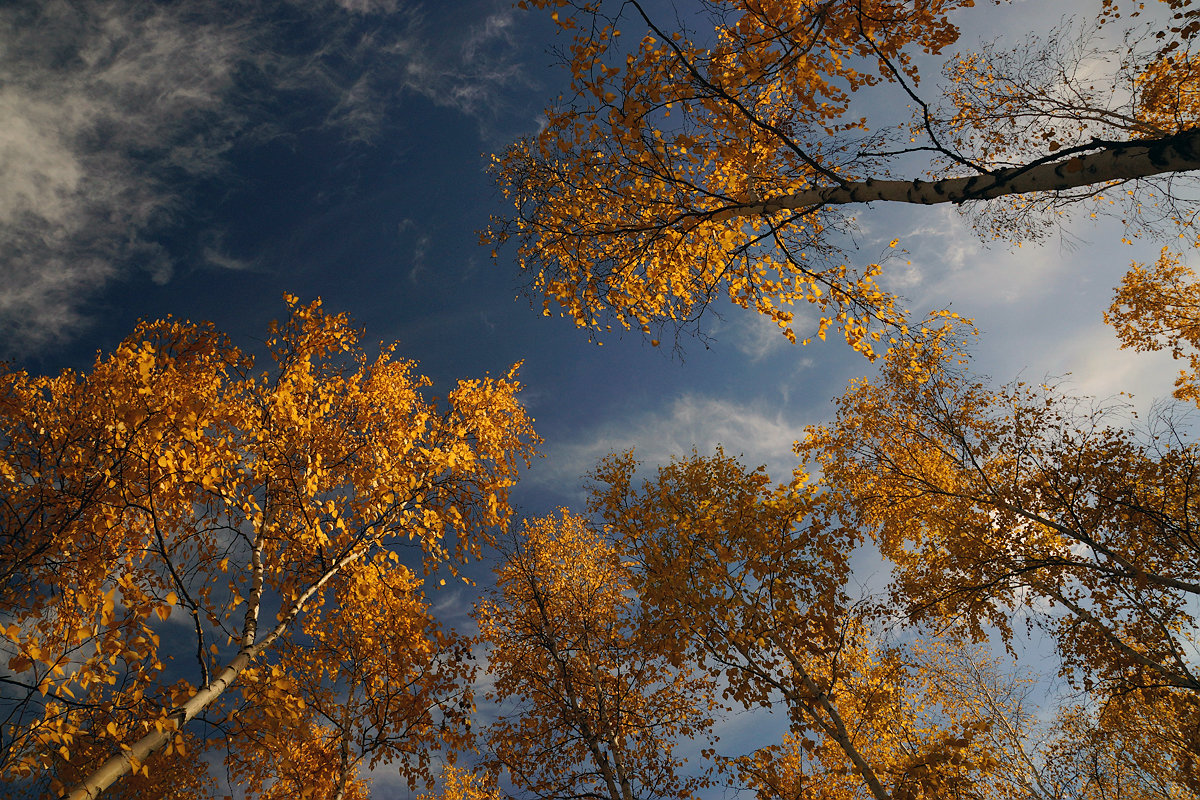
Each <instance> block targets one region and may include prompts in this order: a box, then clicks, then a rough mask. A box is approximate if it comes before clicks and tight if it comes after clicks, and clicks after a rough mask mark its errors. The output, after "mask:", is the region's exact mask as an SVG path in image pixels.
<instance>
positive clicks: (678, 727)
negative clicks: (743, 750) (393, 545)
mask: <svg viewBox="0 0 1200 800" xmlns="http://www.w3.org/2000/svg"><path fill="white" fill-rule="evenodd" d="M476 619H477V620H478V622H479V629H480V637H481V639H482V641H483V642H484V643H486V644H487V646H488V647H489V651H488V652H489V661H488V671H489V673H490V674H491V675H493V676H494V679H495V682H494V684H493V689H492V692H491V693H490V695H489V698H490V699H492V700H496V701H498V702H499V703H500V707H501V709H502V714H501V716H500V717H499V718H498V719H497V720H496V721H495V722H494V723H493V724H492V725H490V726H489V727H488V729H487V731H486V732H485V738H486V740H487V743H488V751H489V754H490V756H489V757H490V767H491V769H492V770H493V773H494V774H499V773H500V771H501V770H503V772H504V773H505V774H507V776H508V778H509V780H510V781H511V782H512V783H513V785H515V786H517V787H518V788H520V789H521V790H523V791H525V792H529V793H531V794H532V795H533V796H537V797H542V798H564V799H565V798H571V797H580V796H594V797H603V798H606V800H633V798H637V797H645V796H647V793H651V794H652V795H653V796H656V797H679V798H686V797H691V796H693V795H694V793H695V791H696V790H697V789H698V788H700V787H702V786H704V785H706V783H707V782H706V779H705V777H704V775H705V773H706V770H703V769H701V771H700V772H699V774H698V775H695V774H694V775H692V776H688V775H686V774H685V773H682V772H681V771H680V770H681V767H682V766H683V762H682V760H681V759H680V758H678V757H677V756H675V755H674V754H673V750H674V747H675V745H676V743H677V742H680V741H689V740H695V739H696V738H697V737H702V736H704V735H706V732H707V731H708V728H709V727H710V726H711V724H712V719H711V709H712V706H713V701H712V694H713V689H712V686H711V684H710V682H709V681H708V680H707V679H706V678H705V677H704V676H700V675H695V674H693V673H692V671H691V670H690V669H688V668H687V667H686V666H685V665H683V664H682V663H681V662H679V661H678V660H676V659H673V658H672V651H671V649H670V648H669V647H664V646H663V641H664V638H669V636H670V635H671V632H670V631H666V630H662V629H661V628H662V626H660V625H659V624H657V623H656V622H653V621H651V620H650V619H648V618H646V617H644V616H643V614H642V609H641V607H640V604H639V603H638V602H637V600H636V598H635V596H634V594H633V585H632V573H631V571H630V564H629V563H628V561H627V556H626V555H625V554H623V553H622V551H621V550H620V549H619V548H617V547H615V546H613V545H612V544H611V543H609V542H608V541H606V540H605V538H604V537H603V536H602V535H601V533H600V532H599V531H597V530H596V529H594V528H593V527H592V526H591V525H590V524H589V523H588V522H587V521H586V520H584V519H583V518H581V517H578V516H574V515H571V514H569V513H567V512H566V511H565V510H563V511H562V512H561V513H560V515H559V516H557V517H545V518H540V519H535V520H529V521H526V523H525V525H524V528H523V530H522V532H521V536H520V538H519V539H518V540H517V545H516V549H514V550H512V551H511V552H509V553H508V556H507V559H506V560H505V562H504V563H503V564H501V566H500V567H499V568H498V569H497V586H496V589H495V591H494V592H492V594H491V595H490V596H489V597H488V598H486V599H485V600H483V601H481V602H480V604H479V605H478V607H477V609H476ZM513 706H515V708H513ZM510 708H511V710H510Z"/></svg>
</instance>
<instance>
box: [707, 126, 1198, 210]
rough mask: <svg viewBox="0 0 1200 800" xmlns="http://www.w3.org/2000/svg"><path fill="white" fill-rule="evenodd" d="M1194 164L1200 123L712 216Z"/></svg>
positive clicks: (915, 197) (993, 193)
mask: <svg viewBox="0 0 1200 800" xmlns="http://www.w3.org/2000/svg"><path fill="white" fill-rule="evenodd" d="M1192 170H1200V128H1189V129H1188V130H1185V131H1181V132H1180V133H1176V134H1173V135H1171V136H1163V137H1160V138H1155V139H1134V140H1132V141H1128V142H1113V143H1107V144H1102V145H1098V150H1097V151H1096V152H1091V153H1083V154H1081V155H1073V156H1067V157H1064V158H1061V159H1058V160H1054V161H1049V162H1046V163H1035V165H1033V166H1024V167H1012V168H1010V169H1000V170H996V171H994V172H988V173H984V174H981V175H972V176H969V177H965V178H945V179H943V180H939V181H922V180H910V181H906V180H875V179H873V178H867V179H866V180H862V181H848V182H847V183H845V184H842V185H839V186H826V187H822V188H819V189H809V190H807V191H803V192H796V193H795V194H786V195H782V196H780V197H770V198H767V199H766V200H763V201H761V202H753V203H741V204H738V205H734V206H730V207H727V208H724V209H721V210H719V211H717V212H715V213H713V214H712V218H713V219H714V220H717V221H723V220H729V219H734V218H738V217H756V216H761V215H763V214H771V213H774V212H777V211H795V210H799V209H804V208H813V207H818V206H824V205H846V204H849V203H872V202H876V201H884V202H897V203H919V204H925V205H929V204H933V203H964V202H967V201H970V200H991V199H993V198H996V197H1002V196H1004V195H1011V194H1026V193H1031V192H1057V191H1066V190H1068V189H1077V188H1079V187H1081V186H1093V185H1097V184H1103V183H1107V182H1109V181H1122V180H1135V179H1138V178H1149V177H1152V176H1154V175H1164V174H1167V173H1175V172H1188V171H1192Z"/></svg>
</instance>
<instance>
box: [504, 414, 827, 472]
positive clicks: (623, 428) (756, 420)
mask: <svg viewBox="0 0 1200 800" xmlns="http://www.w3.org/2000/svg"><path fill="white" fill-rule="evenodd" d="M803 432H804V425H803V423H802V422H800V421H799V420H792V419H788V418H786V417H785V416H784V415H782V414H780V413H778V412H772V411H767V410H764V409H763V408H759V407H757V406H744V405H741V404H739V403H736V402H733V401H730V400H724V399H719V398H713V397H705V396H702V395H695V394H684V395H681V396H680V397H679V398H677V399H676V400H675V401H674V402H672V403H671V404H670V405H669V406H668V407H667V408H665V409H663V410H661V411H653V412H647V413H645V414H642V415H641V416H639V417H633V418H622V419H620V420H619V421H612V422H605V423H601V424H599V425H597V426H595V427H593V428H591V429H586V430H582V431H580V433H579V435H578V436H577V437H576V438H575V439H574V440H565V441H562V440H560V441H559V442H557V443H553V444H551V445H550V446H549V447H548V448H547V451H548V452H547V456H548V458H547V459H546V461H547V463H548V464H552V465H553V468H552V469H549V468H548V469H545V470H541V471H539V469H538V466H539V465H535V466H534V468H533V469H532V470H531V471H530V474H529V476H528V477H527V478H524V479H523V480H527V481H530V482H533V483H540V484H542V485H544V486H548V487H551V488H553V489H554V490H556V491H560V492H563V493H564V494H574V493H576V492H577V490H578V485H579V482H580V481H579V479H580V477H581V476H583V475H585V474H586V473H588V472H589V471H591V469H592V468H593V467H595V466H596V463H597V462H598V461H599V460H600V459H601V458H603V457H604V456H606V455H608V454H609V453H612V452H615V451H621V450H628V449H629V448H634V453H635V455H636V456H637V458H638V459H639V460H640V461H642V462H643V463H644V464H645V465H646V466H648V467H652V468H653V467H656V466H659V465H665V464H667V463H669V462H670V460H671V458H672V457H683V456H686V455H687V454H689V453H690V452H691V451H692V448H693V447H695V448H696V450H697V451H698V452H699V453H700V454H702V455H705V454H711V453H712V452H713V451H714V450H715V449H716V447H717V445H721V446H722V447H723V448H724V449H725V452H726V453H728V454H730V455H734V456H738V457H739V458H740V460H741V461H742V463H743V464H745V465H746V466H748V467H750V468H754V467H757V466H759V465H765V466H766V467H767V472H768V474H770V476H771V478H772V479H774V480H775V481H777V482H782V481H786V480H788V479H790V478H791V474H792V469H793V468H794V467H795V466H796V457H795V455H794V454H793V453H792V443H793V442H795V441H796V440H797V439H800V438H801V437H802V436H803Z"/></svg>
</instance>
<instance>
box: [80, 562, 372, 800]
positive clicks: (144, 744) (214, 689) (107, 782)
mask: <svg viewBox="0 0 1200 800" xmlns="http://www.w3.org/2000/svg"><path fill="white" fill-rule="evenodd" d="M366 552H367V550H366V549H365V548H360V549H358V550H355V551H351V552H350V553H349V554H347V555H346V556H344V557H343V558H341V559H339V560H338V561H336V562H335V563H334V564H333V565H332V566H331V567H330V568H329V569H328V570H326V571H325V573H324V574H323V575H322V576H321V577H320V578H319V579H318V580H317V581H315V582H314V583H313V584H312V585H311V586H309V587H308V589H306V590H305V591H304V592H303V593H302V594H301V595H300V596H299V597H298V598H296V600H295V601H294V602H293V603H292V605H291V607H290V608H289V609H288V612H287V614H285V615H284V616H283V617H282V618H281V619H280V620H279V623H278V624H277V625H276V626H275V627H274V628H272V629H271V631H270V633H268V634H267V635H266V636H265V637H264V638H263V640H262V641H261V642H257V643H256V642H254V641H253V637H254V635H255V631H256V629H257V625H258V621H257V616H258V609H257V607H255V606H256V605H257V601H256V600H255V599H253V597H252V599H251V607H250V608H247V609H246V621H245V623H244V627H243V639H242V644H241V649H240V650H239V651H238V654H237V656H235V657H234V659H233V660H232V661H231V662H229V664H228V665H227V666H226V667H225V669H223V670H221V672H220V674H218V675H217V677H216V678H215V679H214V680H213V681H212V682H210V683H209V684H208V685H206V686H204V687H203V688H201V689H200V691H198V692H196V694H195V695H193V696H192V698H191V699H190V700H188V701H187V702H186V703H184V704H183V705H181V706H179V707H177V708H174V709H172V710H171V713H170V714H168V715H167V717H166V719H165V720H163V721H162V722H161V723H159V724H158V725H156V727H155V729H154V730H152V731H151V732H150V733H147V734H146V735H145V736H143V737H142V738H141V739H138V740H137V741H136V742H134V743H133V744H132V745H124V744H123V745H121V749H122V752H121V753H119V754H117V755H115V756H113V757H112V758H110V759H108V760H107V761H105V762H104V763H103V764H101V765H100V767H99V768H98V769H96V771H95V772H93V773H92V774H91V775H89V776H88V777H87V778H85V779H84V780H83V781H81V782H80V783H79V784H78V785H77V786H76V787H75V788H73V789H72V790H71V791H70V793H69V794H67V795H66V797H67V798H69V800H92V798H95V797H99V796H100V793H101V792H103V791H104V790H105V789H107V788H108V787H109V786H112V785H113V783H115V782H116V781H117V779H119V778H120V777H121V776H123V775H125V774H126V773H129V772H132V771H133V766H134V764H135V763H136V764H139V765H140V764H142V763H144V762H145V761H146V759H148V758H149V757H150V756H152V755H154V753H156V752H158V751H159V750H161V749H162V748H163V747H164V746H165V745H166V744H167V743H168V742H169V741H171V738H172V737H173V736H175V734H176V732H177V731H178V730H180V729H181V728H182V727H183V726H184V725H185V724H187V723H188V722H189V721H191V720H192V719H194V718H195V717H196V715H197V714H199V713H200V712H201V711H203V710H204V709H205V708H207V707H208V706H210V705H211V704H212V703H213V702H215V701H216V700H217V698H219V697H220V696H221V695H222V694H224V693H225V690H226V689H228V688H229V687H230V686H231V685H233V682H234V681H235V680H237V678H238V676H239V675H241V674H242V672H244V671H245V670H246V668H247V667H249V666H250V664H251V663H253V661H254V660H255V659H256V658H258V657H259V656H260V655H262V654H263V652H264V651H265V650H266V649H267V648H269V647H270V646H271V645H273V644H275V642H276V641H278V639H279V637H281V636H283V634H284V633H285V632H286V631H287V629H288V628H290V627H291V625H292V622H293V621H295V619H296V617H297V616H299V614H300V610H301V609H302V608H303V607H304V604H305V603H306V602H308V601H309V600H310V599H311V598H312V596H313V595H315V594H316V593H317V592H319V591H320V590H321V588H322V587H324V586H325V584H327V583H328V582H329V581H330V580H332V579H333V578H334V576H336V575H337V574H338V573H339V572H341V570H342V569H343V568H344V567H345V566H346V565H348V564H351V563H353V562H355V561H357V560H358V559H360V558H362V557H363V555H364V554H365V553H366ZM255 560H256V561H257V553H256V558H255ZM255 584H256V585H257V587H258V591H259V592H261V586H262V584H261V575H258V576H256V580H255Z"/></svg>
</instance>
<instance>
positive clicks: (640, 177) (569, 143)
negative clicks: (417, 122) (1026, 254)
mask: <svg viewBox="0 0 1200 800" xmlns="http://www.w3.org/2000/svg"><path fill="white" fill-rule="evenodd" d="M528 4H529V5H531V6H535V7H539V8H551V9H555V11H554V13H553V15H554V18H555V20H556V21H557V22H558V24H559V26H560V28H561V29H562V30H563V31H565V32H567V33H568V34H569V35H570V36H571V44H570V45H569V47H568V48H566V49H565V50H564V52H563V53H562V58H563V60H564V62H565V66H566V67H567V68H568V69H569V71H570V76H571V85H570V89H569V91H568V92H567V93H565V94H564V95H563V96H561V97H560V98H559V99H558V101H557V102H556V103H555V104H554V105H552V106H551V107H550V108H549V109H547V111H546V117H547V123H546V125H545V127H544V128H543V130H542V131H541V132H540V133H539V134H538V135H537V136H535V137H530V138H527V139H523V140H521V141H518V142H517V143H515V144H514V145H512V146H511V147H510V148H509V149H508V150H507V151H505V152H504V153H503V154H501V155H499V156H497V157H496V158H495V164H494V174H495V176H496V179H497V181H498V183H499V185H500V187H501V189H502V190H503V192H504V194H505V196H506V197H507V198H508V199H509V200H510V201H511V203H512V206H511V209H510V212H509V214H508V215H506V216H503V217H500V218H498V219H497V220H496V222H495V223H494V225H493V227H492V228H491V229H490V230H489V231H488V232H487V233H486V234H485V236H484V238H485V240H488V241H491V242H493V243H494V244H501V243H503V242H505V241H507V240H509V239H515V240H516V241H517V257H518V260H519V263H520V265H521V267H522V268H523V269H524V270H526V271H527V272H528V273H529V275H530V279H529V280H530V283H531V284H532V286H531V288H532V291H533V292H534V293H536V294H538V295H542V297H543V300H542V306H543V309H544V311H545V313H547V314H548V313H550V309H551V307H552V306H553V305H555V304H557V306H559V307H560V308H561V310H562V312H563V313H564V314H566V315H567V316H569V317H571V318H572V319H573V320H574V321H575V322H576V323H577V324H578V325H580V326H582V327H586V328H589V329H591V330H593V331H595V332H600V333H602V332H604V331H606V330H609V329H611V327H612V325H614V324H617V325H619V326H623V327H625V328H633V329H635V330H641V331H643V332H644V333H647V334H649V333H650V332H651V330H652V328H653V327H654V326H664V325H665V326H668V327H675V328H676V329H677V330H678V329H679V328H687V327H695V326H696V325H697V323H698V320H699V319H700V316H701V315H702V314H703V313H704V311H705V309H706V308H708V307H709V306H710V304H712V303H713V302H715V301H716V300H717V299H718V298H719V297H720V296H722V295H724V296H727V297H728V298H729V299H730V300H731V301H732V302H733V303H735V304H736V305H739V306H742V307H744V308H754V309H755V310H757V311H758V312H760V313H762V314H765V315H767V316H768V317H769V318H770V319H772V320H773V321H774V322H775V323H777V324H778V326H779V327H780V329H781V330H782V332H783V334H784V335H786V336H787V337H788V338H790V339H793V340H795V338H796V337H797V335H800V336H801V338H806V339H807V337H808V336H810V335H816V336H818V337H820V338H824V336H825V334H826V331H827V330H828V329H829V328H830V327H831V326H832V327H834V328H835V329H840V330H841V332H842V333H843V335H844V336H845V338H846V340H847V341H848V342H849V343H850V344H851V345H853V346H854V347H855V348H856V349H858V350H861V351H862V352H864V353H866V354H867V355H869V356H874V355H875V354H876V348H877V343H879V342H880V341H881V340H883V339H885V338H890V337H891V336H892V335H901V336H903V335H904V334H906V333H907V332H908V327H907V323H908V321H907V319H906V314H905V313H904V312H905V309H904V308H903V307H902V302H901V300H900V299H899V298H897V297H896V296H895V295H894V294H893V293H892V292H890V291H889V290H888V289H887V288H886V284H885V282H881V280H880V276H881V273H882V271H883V267H881V266H880V265H879V264H877V263H874V264H866V265H863V264H857V265H856V264H854V263H853V262H854V261H855V260H856V259H855V256H854V254H853V253H851V252H848V250H849V248H848V245H847V242H848V241H849V239H848V237H847V235H846V234H848V233H851V232H852V231H853V229H854V217H853V216H852V215H853V214H854V213H858V212H856V211H854V210H852V207H853V206H857V205H863V204H869V203H873V202H897V203H916V204H931V203H954V204H958V205H960V206H962V207H964V209H965V210H967V211H968V212H971V213H975V214H977V215H979V216H981V217H982V218H983V220H984V225H983V228H984V233H985V235H988V236H992V235H999V236H1005V237H1009V238H1021V237H1022V236H1027V235H1030V234H1032V233H1036V230H1037V226H1038V225H1039V224H1040V222H1041V221H1042V220H1043V219H1044V218H1045V215H1046V214H1047V213H1054V212H1061V211H1062V210H1063V209H1064V208H1065V207H1067V206H1069V205H1073V204H1076V203H1081V204H1085V205H1090V206H1092V207H1093V208H1092V213H1096V212H1097V211H1107V210H1108V209H1109V208H1110V203H1116V202H1119V203H1120V206H1118V207H1119V208H1120V209H1121V210H1122V214H1123V215H1124V216H1125V217H1126V221H1127V223H1129V224H1131V225H1135V224H1136V222H1137V221H1138V220H1146V221H1149V222H1152V223H1154V224H1158V223H1161V222H1162V221H1163V220H1165V219H1172V220H1174V221H1175V222H1186V221H1188V220H1190V215H1189V213H1188V212H1187V211H1186V210H1185V209H1181V208H1180V207H1179V206H1177V205H1175V204H1174V201H1175V200H1177V199H1178V198H1179V197H1180V196H1181V194H1183V193H1185V192H1186V186H1185V185H1183V184H1185V183H1186V181H1182V182H1181V181H1180V180H1178V179H1176V177H1175V176H1177V175H1179V174H1180V173H1185V172H1188V171H1193V170H1196V169H1200V133H1198V132H1197V130H1196V128H1195V125H1196V122H1197V104H1196V97H1197V92H1196V89H1195V86H1196V77H1195V57H1194V56H1193V55H1191V53H1190V51H1189V50H1188V49H1187V47H1186V43H1187V41H1188V37H1189V35H1190V34H1191V32H1193V30H1194V28H1195V27H1196V21H1197V19H1200V14H1198V12H1197V10H1196V9H1195V8H1193V7H1191V6H1190V4H1188V3H1186V2H1174V0H1171V7H1172V8H1177V9H1179V10H1178V11H1177V12H1176V15H1175V17H1176V22H1175V24H1174V25H1173V26H1172V27H1171V28H1170V29H1169V30H1164V31H1159V36H1158V37H1157V38H1153V39H1151V41H1152V42H1153V46H1150V47H1144V46H1143V47H1137V46H1129V45H1127V46H1122V47H1119V48H1117V50H1116V51H1114V52H1108V51H1106V50H1103V48H1104V47H1106V46H1105V45H1103V44H1101V43H1100V41H1099V40H1097V41H1094V42H1093V41H1091V40H1088V39H1084V40H1082V41H1079V42H1075V36H1074V35H1073V32H1072V31H1070V30H1060V31H1057V32H1053V33H1051V34H1050V35H1048V36H1047V37H1046V38H1045V39H1036V40H1035V39H1031V40H1030V41H1029V42H1026V43H1024V44H1022V45H1020V46H1019V48H1018V49H1017V50H1015V51H1013V52H1006V51H1003V50H1000V49H998V48H997V47H994V46H993V47H991V48H985V49H983V50H982V51H980V52H976V53H966V54H958V55H954V56H950V57H949V58H945V54H946V52H947V51H948V49H949V48H951V47H953V46H954V45H955V44H956V42H957V39H958V28H957V26H956V24H955V22H954V17H955V15H956V14H957V13H965V12H964V9H966V8H968V7H969V6H971V5H973V3H972V2H971V0H934V1H933V2H922V3H915V4H914V3H909V2H901V0H815V1H814V2H779V1H777V0H725V1H722V2H711V3H703V4H700V6H699V8H698V12H699V13H697V15H696V16H694V17H693V16H689V15H688V13H687V12H680V20H681V21H680V22H679V23H678V24H672V25H667V24H666V23H665V22H664V21H663V20H662V19H661V18H660V15H661V16H666V15H665V14H662V12H660V11H658V10H657V9H655V8H653V7H652V4H649V3H646V2H641V1H640V0H627V1H626V2H613V3H606V2H601V1H600V0H594V1H593V0H575V1H574V2H567V1H566V0H528ZM1123 12H1124V13H1125V14H1126V16H1129V15H1132V16H1134V17H1136V16H1137V14H1138V13H1139V9H1138V7H1137V6H1136V5H1133V4H1122V3H1115V2H1104V3H1102V4H1098V8H1097V15H1098V19H1099V20H1100V21H1101V22H1108V23H1111V24H1115V23H1116V20H1118V19H1119V18H1121V16H1122V13H1123ZM1075 43H1077V44H1078V46H1077V47H1076V46H1073V44H1075ZM934 56H942V57H943V58H945V60H944V62H943V73H944V76H945V79H946V81H947V85H946V86H945V88H944V89H943V90H941V91H940V92H937V93H935V94H934V95H933V96H929V93H928V90H927V89H926V88H925V84H927V83H928V76H923V75H922V70H923V69H927V65H928V64H929V62H931V61H932V60H933V57H934ZM1105 60H1111V62H1112V63H1110V64H1109V67H1108V72H1107V73H1106V72H1105V67H1099V68H1097V64H1101V63H1102V62H1104V61H1105ZM1085 62H1086V68H1085ZM1085 76H1086V77H1085ZM923 79H924V80H923ZM868 98H869V99H868ZM997 198H1000V200H998V199H997ZM892 245H893V247H895V245H896V241H893V243H892ZM809 305H811V306H814V307H815V308H816V309H817V310H818V313H819V317H818V319H817V320H816V322H815V323H814V324H813V325H812V329H811V330H810V331H805V330H801V332H800V333H799V334H797V332H796V327H797V326H798V324H799V323H798V322H797V318H796V314H797V313H801V312H802V309H803V308H805V307H807V306H809ZM805 324H806V325H807V323H805Z"/></svg>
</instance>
